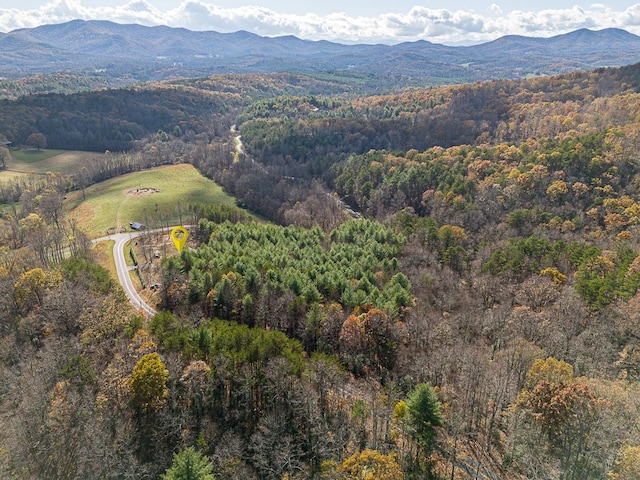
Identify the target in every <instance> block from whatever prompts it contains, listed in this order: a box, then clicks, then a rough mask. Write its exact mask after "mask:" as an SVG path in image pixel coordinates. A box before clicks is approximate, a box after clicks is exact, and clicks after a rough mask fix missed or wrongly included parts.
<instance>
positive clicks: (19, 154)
mask: <svg viewBox="0 0 640 480" xmlns="http://www.w3.org/2000/svg"><path fill="white" fill-rule="evenodd" d="M62 153H64V150H46V149H45V150H33V149H25V150H13V151H12V152H11V156H12V157H13V158H15V159H16V160H18V161H19V162H23V163H35V162H41V161H42V160H46V159H47V158H51V157H55V156H56V155H60V154H62Z"/></svg>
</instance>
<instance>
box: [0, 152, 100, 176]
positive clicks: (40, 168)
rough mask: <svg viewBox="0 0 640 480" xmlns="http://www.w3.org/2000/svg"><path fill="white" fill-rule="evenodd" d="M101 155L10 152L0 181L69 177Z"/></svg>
mask: <svg viewBox="0 0 640 480" xmlns="http://www.w3.org/2000/svg"><path fill="white" fill-rule="evenodd" d="M102 155H103V154H101V153H95V152H77V151H65V150H40V151H37V150H12V151H11V159H9V160H7V168H6V169H3V170H0V181H8V180H11V179H12V178H15V177H18V176H21V175H25V174H32V173H33V174H36V175H44V174H46V173H49V172H52V173H61V174H63V175H71V174H74V173H76V172H78V171H79V170H80V168H81V167H82V166H83V165H87V164H88V163H90V162H94V161H96V160H97V159H99V158H100V157H101V156H102Z"/></svg>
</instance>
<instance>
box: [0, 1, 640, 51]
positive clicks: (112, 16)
mask: <svg viewBox="0 0 640 480" xmlns="http://www.w3.org/2000/svg"><path fill="white" fill-rule="evenodd" d="M16 4H17V5H16ZM77 18H80V19H84V20H96V19H97V20H111V21H114V22H118V23H139V24H142V25H149V26H151V25H169V26H173V27H184V28H189V29H191V30H215V31H219V32H232V31H237V30H247V31H250V32H254V33H257V34H259V35H266V36H276V35H296V36H298V37H300V38H304V39H309V40H331V41H337V42H343V43H387V44H393V43H399V42H405V41H415V40H420V39H422V40H429V41H431V42H435V43H443V44H449V45H459V44H472V43H479V42H485V41H490V40H494V39H496V38H499V37H501V36H503V35H509V34H516V35H527V36H536V37H549V36H553V35H557V34H562V33H567V32H570V31H572V30H576V29H578V28H590V29H593V30H600V29H603V28H608V27H618V28H623V29H625V30H627V31H629V32H632V33H635V34H640V3H633V2H623V1H620V0H616V1H608V2H606V3H596V2H584V1H570V0H556V1H553V0H538V1H531V0H529V1H525V0H513V1H503V0H495V1H482V0H481V1H479V2H478V1H473V0H422V1H415V0H395V1H393V2H391V1H389V2H386V1H385V2H380V1H375V0H368V1H367V0H350V1H349V0H347V1H345V0H321V1H318V0H316V1H314V2H307V1H291V0H0V31H1V32H8V31H11V30H14V29H17V28H24V27H35V26H38V25H42V24H51V23H62V22H66V21H69V20H73V19H77Z"/></svg>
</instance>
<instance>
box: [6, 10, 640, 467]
mask: <svg viewBox="0 0 640 480" xmlns="http://www.w3.org/2000/svg"><path fill="white" fill-rule="evenodd" d="M98 27H100V28H101V29H103V30H101V31H102V34H103V35H105V37H104V38H110V35H111V33H109V32H110V29H116V30H117V28H118V27H117V26H114V25H110V24H95V23H90V22H76V23H74V24H71V25H67V28H68V30H67V32H68V33H69V35H70V37H67V40H65V41H67V43H68V44H69V45H71V42H70V41H69V40H68V39H69V38H73V35H75V33H74V32H75V31H76V29H78V31H82V29H96V28H98ZM57 28H59V27H51V28H50V29H49V30H51V31H57V30H56V29H57ZM91 31H93V30H91ZM140 31H141V32H147V33H148V31H147V30H145V29H141V30H140ZM45 33H47V32H46V29H45V30H42V29H41V30H36V31H22V32H19V33H16V34H14V36H16V35H17V36H18V37H19V36H22V37H23V38H24V37H26V36H27V35H34V36H35V35H41V34H42V35H44V34H45ZM170 33H171V35H177V33H176V32H170ZM592 33H593V32H592ZM592 33H589V32H584V31H583V32H578V33H576V34H575V36H571V35H569V36H567V37H564V38H562V39H546V40H544V41H543V40H527V41H524V40H522V39H519V40H521V41H522V42H521V43H523V44H526V45H527V46H526V48H527V49H533V50H527V52H538V53H539V55H541V56H544V55H547V54H549V52H550V51H553V52H556V50H555V49H557V55H559V56H561V57H563V58H565V60H566V61H565V62H563V63H562V65H561V66H558V67H557V69H558V71H551V70H544V68H547V67H544V65H543V63H544V62H542V63H541V64H540V65H535V62H536V61H537V60H538V59H539V57H538V56H536V55H533V53H532V54H530V55H529V59H530V60H531V62H530V63H531V65H530V66H529V67H527V68H529V70H518V71H519V72H520V73H521V74H520V73H518V74H517V75H506V74H504V71H503V70H501V69H500V68H501V67H500V68H499V67H498V66H496V67H495V69H491V68H489V67H487V65H488V64H489V63H490V61H491V58H494V60H495V61H496V62H498V60H496V58H498V57H502V56H504V50H502V47H501V46H504V45H505V44H506V45H509V44H510V42H512V41H513V40H514V39H513V38H507V39H502V40H499V41H496V42H493V44H492V45H483V46H481V47H478V48H475V49H470V50H469V51H476V52H477V51H483V52H485V53H484V54H483V55H488V54H487V52H493V53H492V55H494V57H491V56H485V57H483V58H485V63H484V64H481V63H480V62H478V64H477V66H476V63H475V62H474V61H470V60H469V58H470V57H465V58H464V59H463V60H464V62H463V61H462V60H460V59H459V58H458V57H457V55H461V53H460V52H461V51H462V50H456V49H449V50H447V52H448V53H447V54H448V55H452V56H456V57H455V58H458V60H456V61H460V62H461V63H460V64H462V63H464V64H465V65H466V66H465V67H464V69H467V70H469V69H471V70H473V69H474V68H477V72H483V73H482V74H483V75H486V78H480V77H478V74H477V73H474V74H473V75H470V76H468V77H466V76H459V75H458V74H459V72H458V70H456V69H454V68H450V67H449V66H447V67H445V66H443V67H442V68H443V69H446V70H447V72H448V74H447V75H449V76H448V77H447V80H446V81H444V80H443V81H435V75H436V73H437V72H435V71H431V72H430V73H429V76H428V77H427V76H419V75H417V73H416V72H417V71H418V70H419V69H420V68H423V67H424V64H423V63H421V62H420V61H415V62H410V61H406V60H402V61H401V60H400V59H399V58H401V57H396V58H395V59H394V60H393V61H394V62H398V64H399V68H398V69H396V73H397V74H398V75H397V76H393V78H391V77H390V76H387V77H386V79H385V78H382V77H380V76H378V73H379V72H376V71H372V70H371V68H370V64H366V62H365V60H366V59H367V58H369V57H370V56H369V55H368V54H363V52H358V53H357V55H356V56H357V58H358V59H360V61H361V64H360V65H361V68H362V71H357V69H356V70H353V71H349V72H348V73H345V72H344V71H338V70H334V69H333V68H334V67H335V65H333V66H332V65H329V66H327V65H328V62H329V53H331V51H333V50H335V51H336V52H342V53H343V54H344V55H347V57H348V55H351V54H347V53H345V52H348V51H357V49H356V47H355V46H354V47H353V48H354V49H356V50H352V49H351V48H346V47H344V48H343V47H341V46H337V45H325V48H326V49H327V51H326V52H325V55H327V60H326V62H327V64H323V65H320V66H318V69H317V71H308V70H307V69H306V68H305V65H306V63H305V59H304V58H298V59H297V60H296V62H297V63H296V65H297V66H298V67H299V70H300V73H293V72H270V71H268V69H263V70H261V71H259V72H257V71H253V70H252V69H254V68H255V69H257V66H256V65H257V64H262V63H261V62H267V61H268V60H260V61H257V60H256V63H254V64H252V66H251V68H249V66H248V64H245V67H243V68H244V69H239V70H238V71H234V72H233V73H212V72H211V71H210V70H206V69H204V68H203V69H202V70H197V73H199V74H201V75H200V76H196V75H195V74H194V75H193V76H192V77H189V76H187V75H186V73H185V71H181V72H180V74H181V76H180V77H178V76H177V72H175V71H174V73H176V77H171V78H164V77H163V78H162V79H155V80H153V81H151V80H148V81H144V82H138V81H137V80H138V78H136V77H135V75H134V73H131V75H132V77H131V83H128V84H127V85H120V84H118V85H117V86H116V88H107V87H105V86H104V85H103V86H99V87H96V86H95V84H94V83H92V82H91V81H88V80H87V79H86V78H83V75H84V74H83V73H82V72H81V71H79V72H78V73H77V77H74V75H75V74H70V73H69V72H66V73H64V74H59V73H47V72H39V73H38V76H34V77H29V79H28V80H27V79H20V80H18V79H17V80H15V81H10V80H5V81H4V82H5V83H3V90H2V91H3V99H2V100H1V104H2V108H1V109H0V134H2V135H4V137H5V138H6V139H7V142H9V143H6V145H7V146H8V147H7V148H5V147H0V148H1V149H3V150H2V151H1V152H0V153H1V155H2V157H1V158H3V159H4V161H3V164H4V165H3V167H2V168H0V212H1V216H0V223H1V224H2V228H1V229H0V232H1V233H0V378H2V382H1V383H2V387H1V388H0V425H1V426H2V428H3V432H5V434H4V435H3V436H2V438H0V452H2V455H0V472H1V473H0V476H1V477H3V478H15V479H31V478H42V479H48V478H52V479H53V478H56V479H58V478H152V479H156V478H157V479H159V478H166V477H165V475H167V472H170V471H171V467H172V466H175V465H176V462H177V460H176V459H175V457H174V455H175V454H177V455H178V456H184V458H191V459H192V460H193V461H196V462H199V463H200V464H202V465H204V467H203V469H204V470H208V471H210V475H212V476H213V477H214V478H217V479H242V480H245V479H256V480H284V479H288V480H293V479H300V480H302V479H319V480H347V479H349V480H350V479H355V478H381V479H389V480H400V479H413V478H427V479H444V478H447V479H454V480H455V479H471V478H474V479H496V478H500V479H506V480H522V479H525V478H526V479H531V480H547V479H548V480H551V479H563V480H565V479H570V478H581V479H607V480H621V479H625V478H634V475H636V474H637V472H638V469H639V468H640V465H639V464H638V461H637V458H638V452H639V451H640V436H639V434H638V432H640V428H639V427H640V425H639V423H638V422H639V420H638V419H640V411H639V404H638V401H637V398H638V393H640V392H639V387H638V378H639V375H640V357H639V356H638V351H640V350H638V349H639V348H640V346H639V344H638V339H639V338H640V316H639V314H638V308H637V307H638V304H639V302H640V293H639V291H638V290H639V289H640V240H639V237H638V233H639V225H640V169H639V167H640V154H639V153H638V144H639V139H640V123H639V122H640V120H639V119H640V64H637V63H633V62H634V61H635V60H634V61H631V60H630V59H631V58H632V52H635V51H636V50H635V48H636V47H633V48H631V47H628V45H631V44H632V43H625V42H633V41H635V39H634V38H633V37H632V36H627V35H625V34H623V33H621V32H617V31H614V32H611V31H608V32H600V33H598V34H597V35H599V37H598V38H603V36H604V37H606V38H609V37H607V35H612V34H615V35H614V38H616V39H617V40H616V42H618V43H620V44H623V45H626V46H627V47H624V48H627V50H628V56H624V57H621V59H620V61H621V62H624V61H626V60H625V59H629V61H628V63H623V64H621V65H607V66H604V65H601V64H600V63H598V65H594V64H587V63H579V62H581V60H580V58H581V57H580V55H579V54H578V53H576V49H577V48H578V46H579V45H578V42H576V45H574V49H573V50H566V49H565V50H562V49H561V47H560V45H561V44H562V42H564V43H567V42H569V43H571V39H572V38H574V39H577V38H587V39H593V38H595V37H593V36H592ZM165 34H166V35H169V32H165ZM183 34H184V35H188V33H185V32H183ZM39 38H40V39H42V38H44V37H39ZM141 38H144V37H141ZM177 38H178V37H176V39H177ZM560 40H562V42H560ZM60 41H62V40H60ZM140 41H141V42H142V40H140ZM177 41H178V40H176V42H177ZM288 41H290V42H293V43H295V41H294V40H291V39H289V40H288ZM611 41H612V42H613V40H611ZM220 42H222V40H220ZM616 42H613V43H612V44H613V45H617V44H618V43H616ZM142 44H144V42H142ZM274 44H280V45H284V47H281V48H283V49H284V50H286V46H287V45H289V44H288V43H287V41H285V40H284V39H271V40H265V39H262V40H256V43H255V45H254V47H253V48H255V49H264V51H267V50H269V49H268V48H267V47H266V46H265V45H271V46H272V45H274ZM131 45H134V44H133V43H132V44H131ZM553 45H555V46H553ZM289 46H290V45H289ZM417 47H425V48H426V46H425V45H404V46H402V48H404V49H408V50H409V51H412V55H415V54H416V53H415V51H413V49H415V48H417ZM87 48H88V47H87ZM194 48H195V47H194ZM433 48H435V47H433ZM510 48H511V47H510ZM332 49H333V50H332ZM284 50H283V53H282V58H287V56H286V54H285V53H286V52H284ZM602 50H603V51H604V53H606V49H602ZM365 51H369V50H366V49H365ZM456 52H457V53H456ZM107 53H109V52H108V51H105V53H104V55H107ZM134 53H135V52H134V51H133V46H132V53H131V55H132V57H135V55H134ZM153 53H154V54H157V53H158V52H153ZM520 53H522V52H520ZM590 53H591V54H592V56H593V57H594V58H595V57H596V56H598V55H600V53H602V52H601V51H600V50H599V51H598V52H595V51H592V52H590ZM604 53H602V54H603V55H604ZM444 54H445V51H444V50H442V55H444ZM543 54H544V55H543ZM596 54H597V55H596ZM140 55H141V54H140ZM292 55H293V53H292ZM354 55H355V54H354ZM425 55H426V54H425ZM468 55H471V54H470V53H468ZM585 55H586V53H585ZM61 58H63V56H61ZM265 58H266V57H265ZM411 58H415V57H411ZM425 58H426V57H425ZM429 58H432V57H429ZM443 58H444V57H443ZM602 58H605V57H598V59H597V60H594V61H595V62H602ZM504 60H505V61H506V59H504ZM349 61H350V62H352V63H353V62H354V60H353V59H352V58H349ZM385 61H386V60H385ZM121 65H122V68H123V69H126V68H125V67H127V65H126V64H124V63H123V64H121ZM141 65H144V62H141ZM283 65H290V64H288V63H286V62H284V60H283V63H274V64H273V68H274V69H276V68H283V67H282V66H283ZM483 65H484V66H483ZM191 67H193V66H189V68H191ZM534 67H535V69H537V70H536V71H535V72H534V71H533V69H534ZM583 67H588V68H583ZM25 68H27V67H25ZM141 68H142V67H141ZM193 68H195V67H193ZM208 68H209V67H208ZM322 68H325V70H322ZM380 68H381V69H383V70H385V71H389V70H388V66H386V65H385V62H380ZM460 68H463V67H460ZM194 71H195V70H194ZM423 72H424V70H423ZM456 72H458V73H456ZM158 75H159V74H158ZM438 75H440V74H438ZM520 77H522V78H520ZM476 80H482V81H476ZM45 83H46V84H47V85H48V86H47V90H46V91H44V92H39V93H38V92H36V91H35V89H36V86H37V85H38V87H37V88H38V89H40V88H41V87H42V85H43V84H45ZM34 134H38V136H37V137H34V136H33V135H34ZM42 138H44V140H46V146H42V145H38V142H35V141H34V139H36V140H38V139H39V140H40V141H42ZM240 140H241V141H240ZM32 143H33V144H34V145H30V144H32ZM41 147H42V148H41ZM356 212H357V213H356ZM134 225H135V229H134ZM175 225H184V226H188V227H189V231H190V235H189V241H188V242H187V245H186V246H185V248H183V249H182V250H180V251H178V250H177V249H176V248H175V246H174V245H173V244H172V243H171V241H170V239H169V237H168V234H167V230H168V229H169V228H170V227H172V226H175ZM162 229H164V233H163V234H160V235H158V234H157V231H158V230H162ZM136 230H137V231H136ZM134 233H135V238H134ZM98 238H101V239H102V240H103V241H101V242H99V243H98V244H97V245H96V244H95V242H94V241H95V240H96V239H98ZM114 247H115V248H116V249H117V252H116V254H114V253H113V252H114V250H113V249H114ZM120 254H122V255H120ZM116 263H119V264H120V268H119V269H116ZM134 264H135V265H137V266H138V268H137V269H132V268H131V267H133V266H134ZM123 274H124V275H129V280H131V283H133V285H134V288H135V289H136V290H137V292H138V294H139V295H140V296H141V297H142V299H144V301H145V302H146V303H148V304H149V306H150V307H151V309H152V310H153V311H151V310H147V309H145V310H147V311H146V312H143V311H142V310H140V309H139V308H137V306H136V305H132V303H131V302H130V301H129V299H128V298H127V295H125V292H124V291H123V288H122V287H121V284H122V283H123V281H122V279H121V278H119V276H121V275H123ZM125 283H128V282H125ZM129 295H130V296H131V295H132V294H131V292H129ZM179 458H183V457H179ZM204 470H203V471H204ZM371 472H374V473H373V475H374V476H373V477H365V475H368V474H371ZM382 472H385V473H382ZM203 478H208V477H203Z"/></svg>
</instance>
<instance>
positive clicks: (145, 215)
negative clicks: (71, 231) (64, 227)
mask: <svg viewBox="0 0 640 480" xmlns="http://www.w3.org/2000/svg"><path fill="white" fill-rule="evenodd" d="M85 193H86V200H84V201H83V200H82V194H81V192H73V193H71V194H69V195H67V201H66V206H65V208H66V212H67V216H69V217H71V218H74V219H75V220H76V221H77V222H78V226H79V227H80V228H81V229H82V230H83V231H84V232H85V233H87V234H88V235H89V236H90V237H92V238H96V237H100V236H104V235H106V234H107V230H108V229H109V228H112V227H125V228H127V230H130V229H129V222H140V223H143V224H145V225H147V226H148V227H149V228H155V227H157V226H160V225H161V224H162V225H177V224H178V223H179V222H180V210H181V211H182V223H186V222H188V213H187V208H188V206H189V204H191V203H214V204H223V205H230V206H232V205H235V203H234V198H233V197H232V196H230V195H228V194H226V193H225V192H224V191H223V190H222V188H221V187H220V186H219V185H218V184H216V183H215V182H213V181H212V180H209V179H207V178H205V177H203V176H202V175H201V174H200V173H199V172H198V171H197V170H196V169H195V168H194V167H193V166H191V165H186V164H181V165H170V166H166V167H158V168H154V169H151V170H144V171H141V172H136V173H131V174H128V175H123V176H121V177H117V178H114V179H111V180H107V181H105V182H102V183H99V184H96V185H92V186H91V187H89V188H87V189H86V192H85Z"/></svg>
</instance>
